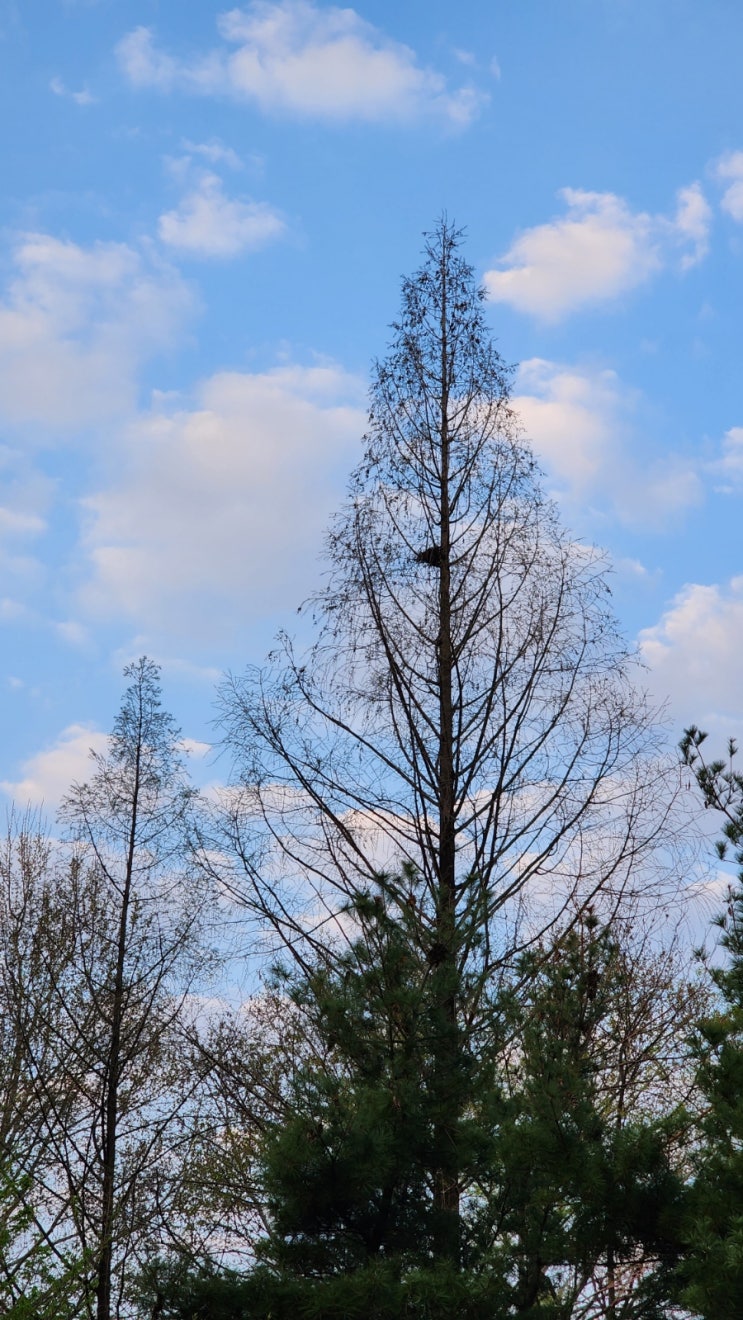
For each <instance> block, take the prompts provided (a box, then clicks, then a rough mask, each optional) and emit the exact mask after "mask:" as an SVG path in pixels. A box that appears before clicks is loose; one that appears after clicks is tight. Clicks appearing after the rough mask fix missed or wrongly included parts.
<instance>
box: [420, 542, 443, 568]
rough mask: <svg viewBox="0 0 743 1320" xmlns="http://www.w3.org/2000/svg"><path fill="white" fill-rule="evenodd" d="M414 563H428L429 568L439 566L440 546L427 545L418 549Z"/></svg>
mask: <svg viewBox="0 0 743 1320" xmlns="http://www.w3.org/2000/svg"><path fill="white" fill-rule="evenodd" d="M415 562H416V564H428V566H429V568H441V546H440V545H429V546H426V549H425V550H419V551H418V554H417V555H416V556H415Z"/></svg>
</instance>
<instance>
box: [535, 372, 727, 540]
mask: <svg viewBox="0 0 743 1320" xmlns="http://www.w3.org/2000/svg"><path fill="white" fill-rule="evenodd" d="M640 402H641V401H640V400H639V398H638V397H637V396H636V394H635V393H633V391H632V390H630V389H629V388H628V387H627V386H626V385H624V384H623V383H622V382H621V381H620V379H619V377H618V376H617V374H616V372H614V371H611V370H607V369H599V368H589V367H576V366H569V365H566V364H563V363H556V362H549V361H545V360H544V359H543V358H532V359H529V360H528V361H526V362H523V363H522V364H521V367H520V369H519V373H518V376H517V378H516V389H515V396H514V399H513V404H514V407H515V409H516V411H517V412H518V414H519V416H520V418H521V421H522V423H523V425H524V427H525V429H526V431H527V433H528V435H529V436H530V438H531V439H532V441H533V443H534V445H535V447H536V450H537V453H538V454H539V456H540V458H541V460H542V462H543V464H544V466H545V468H546V470H547V474H548V476H549V478H550V481H551V483H553V490H554V493H555V494H556V495H557V496H558V497H559V498H560V500H561V501H562V503H563V504H564V505H565V506H566V508H567V509H568V511H569V515H570V518H571V520H572V521H576V520H577V521H579V522H580V523H581V524H582V525H585V521H586V519H587V518H588V519H592V520H593V521H596V520H599V521H600V522H604V521H606V520H607V519H609V520H612V521H619V522H621V523H625V524H630V525H634V526H638V525H642V526H644V527H648V528H655V529H656V530H657V529H660V528H663V527H664V526H666V525H667V523H668V522H669V520H671V519H673V518H674V517H675V516H677V515H678V514H680V513H682V512H683V511H684V510H685V509H687V508H689V507H690V506H692V505H694V504H697V503H698V502H699V501H700V500H701V498H702V493H703V487H702V483H701V481H700V478H699V474H698V472H697V470H696V466H695V464H694V463H693V462H692V461H691V460H690V459H687V458H684V457H682V456H680V455H674V454H668V453H664V454H662V455H659V456H658V457H657V458H655V459H649V458H648V456H647V453H646V452H643V453H640V447H639V446H638V444H637V443H636V440H637V437H636V434H635V432H636V429H637V424H636V419H635V416H634V413H635V409H636V407H637V406H639V405H640Z"/></svg>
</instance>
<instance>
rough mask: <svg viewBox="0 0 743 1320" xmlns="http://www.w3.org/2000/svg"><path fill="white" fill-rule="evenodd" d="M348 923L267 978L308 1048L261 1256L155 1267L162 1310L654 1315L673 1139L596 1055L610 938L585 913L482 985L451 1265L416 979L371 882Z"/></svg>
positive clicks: (427, 1012)
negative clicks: (439, 1217)
mask: <svg viewBox="0 0 743 1320" xmlns="http://www.w3.org/2000/svg"><path fill="white" fill-rule="evenodd" d="M393 888H394V889H396V888H397V886H394V887H393ZM348 915H349V916H350V917H352V918H353V920H354V924H355V927H356V929H357V931H358V937H357V939H356V940H355V941H354V942H353V944H352V945H351V946H350V948H349V949H348V950H347V951H346V952H345V953H343V954H342V955H341V956H339V957H338V959H337V960H334V961H330V960H329V959H327V958H324V959H322V960H321V961H320V962H319V963H318V965H316V966H314V967H313V968H311V969H310V970H309V971H307V972H304V973H302V974H301V975H292V976H287V977H285V978H283V986H284V989H285V991H286V992H287V993H288V994H289V995H290V996H291V998H292V1000H293V1002H294V1004H295V1005H296V1011H297V1012H298V1013H299V1014H301V1016H302V1018H303V1020H304V1021H305V1022H306V1025H307V1030H308V1033H309V1035H310V1036H311V1038H312V1040H313V1042H314V1045H315V1049H314V1050H313V1055H312V1059H311V1061H310V1062H309V1063H308V1064H307V1066H306V1067H305V1068H303V1069H301V1070H300V1071H299V1073H298V1074H297V1076H296V1077H295V1079H294V1082H293V1088H292V1097H291V1105H290V1116H289V1117H288V1119H286V1120H284V1121H282V1122H279V1123H277V1124H275V1125H274V1126H273V1127H272V1128H270V1129H269V1130H268V1131H267V1133H266V1136H265V1139H264V1143H263V1150H262V1171H263V1186H264V1193H265V1198H266V1204H267V1207H268V1210H269V1215H270V1231H269V1233H268V1235H267V1236H266V1238H265V1239H264V1240H263V1241H262V1242H261V1243H260V1244H259V1247H258V1255H259V1263H258V1264H257V1265H256V1267H255V1268H254V1269H253V1270H252V1271H251V1272H250V1273H249V1274H248V1275H247V1276H246V1277H244V1278H242V1279H241V1278H240V1277H239V1276H238V1275H236V1274H234V1273H233V1274H230V1273H219V1272H214V1271H212V1270H207V1271H202V1272H200V1273H199V1272H197V1273H196V1274H194V1273H189V1272H186V1274H185V1275H184V1274H179V1273H178V1271H176V1272H175V1273H173V1272H170V1273H169V1272H168V1271H167V1270H166V1271H164V1272H163V1273H161V1275H160V1277H159V1280H158V1284H159V1291H160V1294H161V1297H162V1299H163V1305H164V1306H165V1305H166V1299H167V1305H166V1309H165V1310H164V1312H163V1314H166V1315H168V1314H169V1315H173V1316H178V1317H183V1318H184V1320H186V1318H188V1320H196V1317H199V1316H207V1315H208V1316H212V1315H214V1316H224V1317H234V1320H237V1318H238V1317H241V1316H251V1317H256V1318H257V1317H262V1318H265V1320H269V1317H279V1316H282V1317H283V1316H287V1317H289V1316H297V1315H300V1316H303V1317H308V1318H309V1317H312V1320H320V1318H321V1317H331V1316H337V1317H339V1320H340V1317H344V1320H351V1318H352V1317H357V1316H358V1317H361V1316H368V1315H375V1316H382V1317H387V1316H389V1317H390V1320H392V1317H398V1316H403V1315H404V1316H420V1317H421V1318H422V1320H423V1317H430V1318H431V1320H434V1318H436V1320H438V1318H439V1317H440V1318H441V1320H444V1317H449V1316H452V1315H457V1316H461V1317H471V1318H472V1320H479V1317H481V1316H482V1317H486V1316H487V1317H490V1316H495V1315H518V1316H523V1317H537V1316H539V1317H543V1318H544V1320H547V1317H551V1318H552V1320H567V1318H568V1317H570V1316H571V1315H573V1314H574V1308H575V1306H576V1303H577V1302H578V1300H579V1299H583V1301H584V1302H585V1303H586V1304H587V1305H589V1306H590V1305H592V1302H593V1299H595V1302H596V1306H598V1305H602V1306H603V1302H601V1300H600V1299H601V1298H602V1297H604V1296H607V1297H608V1299H609V1302H608V1309H602V1310H601V1311H598V1310H596V1311H589V1312H587V1313H588V1314H605V1315H611V1314H612V1311H611V1309H610V1308H611V1305H613V1304H615V1303H616V1302H617V1300H621V1303H622V1309H621V1315H622V1316H623V1317H633V1320H634V1318H637V1320H639V1318H640V1317H643V1320H646V1318H647V1320H650V1318H651V1317H658V1316H660V1315H661V1314H662V1311H661V1310H659V1308H658V1305H657V1295H658V1294H659V1293H660V1292H661V1291H662V1289H661V1288H660V1287H659V1283H660V1280H661V1278H662V1277H663V1276H664V1273H665V1269H666V1267H667V1266H668V1265H669V1264H670V1263H672V1261H673V1259H674V1245H673V1244H674V1240H675V1229H676V1221H677V1218H678V1212H679V1201H680V1196H681V1183H680V1180H679V1178H678V1176H677V1175H676V1174H675V1173H674V1171H673V1169H672V1166H671V1158H670V1154H671V1151H672V1149H673V1140H674V1136H675V1130H676V1129H675V1124H674V1117H673V1116H672V1115H667V1116H665V1117H663V1118H661V1119H658V1120H656V1119H653V1118H651V1117H649V1116H643V1115H642V1114H634V1115H631V1116H626V1115H624V1114H623V1113H622V1112H621V1110H620V1108H619V1106H618V1103H617V1096H616V1089H615V1088H614V1087H613V1086H612V1067H613V1064H612V1060H611V1059H607V1057H606V1053H605V1051H606V1048H607V1046H608V1045H609V1041H610V1036H611V1030H612V1025H613V1024H612V1021H611V1018H612V1014H613V1012H614V1000H615V998H616V996H617V995H618V994H620V993H621V992H622V990H623V989H625V990H626V988H627V987H626V986H623V985H622V980H623V978H625V977H626V975H627V964H626V961H625V960H624V959H623V958H622V955H621V950H620V949H619V947H618V945H617V944H616V941H615V940H614V938H613V937H612V935H611V933H610V931H609V930H607V929H603V928H601V927H600V926H599V924H598V923H597V922H596V920H595V919H594V918H592V917H590V916H589V917H588V918H587V919H586V920H584V921H582V922H581V923H579V924H578V926H576V927H574V928H572V929H570V930H569V931H568V932H566V934H565V935H564V936H563V937H562V938H561V939H560V940H559V941H558V943H557V944H555V945H554V946H553V947H551V948H545V947H541V946H540V947H537V948H535V949H533V950H532V951H531V952H530V953H529V954H528V956H526V957H524V958H522V959H521V960H520V961H519V963H518V965H517V966H516V967H515V968H514V970H513V975H512V976H511V977H510V978H509V980H508V981H506V980H505V979H504V980H502V981H501V983H500V985H499V986H498V988H497V990H496V991H495V992H494V994H493V997H492V1002H491V1004H490V1006H489V1014H488V1018H489V1027H488V1030H487V1032H486V1033H485V1034H483V1035H482V1036H480V1037H479V1038H478V1040H477V1043H476V1048H475V1049H471V1048H470V1049H469V1050H465V1049H464V1048H463V1049H462V1052H461V1057H460V1070H461V1075H460V1077H454V1078H452V1086H453V1087H457V1086H461V1085H464V1086H466V1091H467V1100H466V1103H464V1104H463V1105H462V1110H461V1118H460V1120H459V1123H458V1125H457V1129H456V1140H457V1157H458V1163H459V1168H460V1170H461V1173H460V1178H461V1188H462V1207H463V1208H462V1240H461V1259H460V1265H459V1268H456V1267H453V1266H452V1265H451V1262H449V1263H444V1262H442V1261H441V1259H440V1258H438V1257H437V1255H436V1253H435V1250H434V1243H435V1234H434V1220H435V1216H436V1213H437V1209H436V1205H435V1201H434V1198H433V1195H432V1187H431V1182H430V1178H429V1176H428V1175H427V1171H428V1170H430V1169H431V1168H432V1167H436V1159H437V1158H438V1152H436V1151H435V1150H432V1149H431V1147H432V1145H434V1144H435V1142H436V1139H437V1134H438V1132H439V1131H440V1125H439V1123H438V1106H439V1105H440V1103H441V1097H440V1096H439V1094H438V1093H437V1089H436V1087H435V1085H432V1078H435V1074H433V1073H432V1069H431V1038H432V1034H433V1033H434V1032H435V1031H436V1029H437V1024H436V1016H435V1015H436V1011H437V1009H436V1003H437V999H436V996H435V994H432V993H431V976H430V968H428V967H426V966H425V965H421V963H420V961H419V959H418V957H417V954H416V951H415V946H414V944H411V941H410V940H409V939H408V938H407V934H406V919H405V916H404V914H400V913H397V914H396V915H391V914H390V912H389V910H388V907H387V904H386V901H385V883H384V881H382V882H380V886H379V890H378V892H377V893H376V894H375V895H374V896H373V897H370V898H369V900H368V901H367V902H366V903H364V904H361V905H357V907H356V909H355V910H354V911H353V912H352V913H349V914H348ZM412 919H413V918H412V916H411V917H410V920H412ZM628 1265H629V1266H631V1270H630V1275H629V1277H628V1274H627V1267H628ZM614 1314H616V1315H617V1316H618V1315H619V1314H620V1311H619V1310H616V1311H615V1312H614Z"/></svg>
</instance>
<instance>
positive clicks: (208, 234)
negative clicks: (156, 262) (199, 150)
mask: <svg viewBox="0 0 743 1320" xmlns="http://www.w3.org/2000/svg"><path fill="white" fill-rule="evenodd" d="M285 231H286V223H285V221H284V220H283V219H282V217H281V216H280V215H279V214H278V212H277V211H275V210H274V209H273V208H272V207H271V206H268V205H267V203H265V202H248V201H240V200H238V199H235V198H230V197H227V196H226V195H225V193H224V191H223V188H222V182H221V180H220V179H219V178H218V177H217V175H216V174H205V175H204V176H203V178H202V179H201V180H200V182H199V183H198V185H197V186H196V187H195V188H193V189H192V190H191V191H190V192H188V193H187V194H186V196H185V197H184V198H183V199H182V201H181V202H180V204H179V206H178V207H177V209H176V210H175V211H166V212H165V214H164V215H161V216H160V219H159V221H158V233H159V235H160V238H161V239H162V241H163V242H164V243H167V244H168V245H169V246H170V247H175V248H180V249H181V250H182V251H185V252H190V253H192V254H193V255H194V256H200V257H234V256H237V255H238V254H239V253H241V252H252V251H255V250H256V248H260V247H264V246H265V244H266V243H270V242H271V241H272V239H275V238H279V237H280V236H281V235H282V234H283V233H285Z"/></svg>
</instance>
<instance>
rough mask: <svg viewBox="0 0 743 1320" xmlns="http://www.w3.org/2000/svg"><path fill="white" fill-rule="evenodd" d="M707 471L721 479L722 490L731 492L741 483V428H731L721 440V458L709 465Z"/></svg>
mask: <svg viewBox="0 0 743 1320" xmlns="http://www.w3.org/2000/svg"><path fill="white" fill-rule="evenodd" d="M709 471H710V472H711V473H713V474H716V475H718V476H720V477H722V478H723V479H724V480H725V482H726V485H725V486H724V487H722V489H723V490H725V489H727V490H732V489H734V488H735V487H737V486H739V485H740V484H741V483H742V482H743V426H731V427H730V430H729V431H726V432H725V435H724V436H723V440H722V456H721V457H720V458H719V459H717V460H716V461H715V462H713V463H710V464H709Z"/></svg>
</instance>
